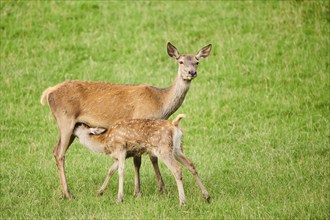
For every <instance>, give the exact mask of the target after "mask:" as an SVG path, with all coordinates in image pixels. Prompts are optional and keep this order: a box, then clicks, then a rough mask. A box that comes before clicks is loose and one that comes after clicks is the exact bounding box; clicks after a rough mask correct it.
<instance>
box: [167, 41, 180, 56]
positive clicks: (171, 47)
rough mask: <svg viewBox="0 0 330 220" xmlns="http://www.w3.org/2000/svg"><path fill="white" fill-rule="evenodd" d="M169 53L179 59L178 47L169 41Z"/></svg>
mask: <svg viewBox="0 0 330 220" xmlns="http://www.w3.org/2000/svg"><path fill="white" fill-rule="evenodd" d="M167 53H168V55H169V56H170V57H173V58H175V59H178V58H179V56H180V54H179V51H178V49H176V47H175V46H174V45H173V44H171V43H170V42H168V43H167Z"/></svg>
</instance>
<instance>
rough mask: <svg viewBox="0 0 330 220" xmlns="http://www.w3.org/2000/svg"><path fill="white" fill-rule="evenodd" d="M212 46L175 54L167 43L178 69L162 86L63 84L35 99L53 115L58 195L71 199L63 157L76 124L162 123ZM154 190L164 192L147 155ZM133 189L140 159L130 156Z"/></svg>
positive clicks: (137, 185)
mask: <svg viewBox="0 0 330 220" xmlns="http://www.w3.org/2000/svg"><path fill="white" fill-rule="evenodd" d="M211 48H212V45H211V44H209V45H207V46H205V47H203V48H202V49H200V50H199V51H198V52H197V53H196V54H179V52H178V50H177V49H176V47H175V46H173V45H172V44H171V43H168V44H167V53H168V55H169V56H170V57H173V58H175V59H176V61H177V63H178V65H179V68H178V74H177V76H176V79H175V81H174V83H173V84H172V85H171V86H169V87H168V88H157V87H153V86H150V85H143V84H141V85H123V84H113V83H106V82H86V81H79V80H75V81H71V80H70V81H65V82H62V83H60V84H57V85H55V86H52V87H49V88H47V89H46V90H45V91H44V92H43V94H42V96H41V100H40V101H41V104H42V105H45V104H46V103H48V105H49V107H50V110H51V112H52V114H53V115H54V117H55V119H56V122H57V126H58V130H59V138H58V142H57V144H56V145H55V148H54V151H53V153H54V157H55V160H56V164H57V168H58V172H59V177H60V186H61V191H62V193H63V195H64V196H65V197H66V198H68V199H71V198H72V194H71V193H70V190H69V187H68V184H67V179H66V174H65V153H66V151H67V150H68V148H69V146H70V145H71V143H72V142H73V140H74V139H75V136H74V135H73V131H74V128H75V125H76V124H77V123H84V124H86V125H88V126H90V127H104V128H107V127H110V126H111V124H113V123H115V122H116V121H117V120H120V119H138V118H139V119H167V118H169V117H170V116H171V115H172V114H173V113H174V112H175V111H176V110H177V109H178V108H179V107H180V106H181V104H182V102H183V100H184V98H185V96H186V94H187V92H188V90H189V87H190V84H191V81H192V80H193V79H194V78H196V76H197V66H198V63H199V61H200V59H201V58H205V57H207V56H208V55H209V54H210V51H211ZM150 159H151V162H152V164H153V167H154V170H155V173H156V177H157V183H158V189H159V191H161V192H162V191H164V182H163V180H162V177H161V174H160V171H159V167H158V160H157V157H154V156H151V157H150ZM134 166H135V190H134V194H135V195H136V196H140V195H141V194H140V174H139V170H140V166H141V156H135V157H134Z"/></svg>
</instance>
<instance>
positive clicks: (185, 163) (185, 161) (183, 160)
mask: <svg viewBox="0 0 330 220" xmlns="http://www.w3.org/2000/svg"><path fill="white" fill-rule="evenodd" d="M174 156H175V159H177V160H178V161H179V162H180V163H181V164H182V165H183V166H185V167H187V168H188V170H189V171H190V173H191V174H192V175H193V176H194V178H195V180H196V182H197V184H198V186H199V188H200V189H201V191H202V193H203V196H204V198H205V200H206V201H207V202H208V203H210V201H211V197H210V195H209V193H208V192H207V190H206V189H205V187H204V185H203V184H202V181H201V180H200V178H199V176H198V173H197V171H196V168H195V166H194V164H193V162H192V161H191V160H189V159H188V158H187V157H186V156H185V155H184V154H183V153H182V152H176V153H175V154H174Z"/></svg>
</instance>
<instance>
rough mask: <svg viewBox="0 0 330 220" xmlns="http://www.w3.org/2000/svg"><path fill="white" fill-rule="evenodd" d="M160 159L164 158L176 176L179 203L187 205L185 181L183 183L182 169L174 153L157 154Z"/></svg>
mask: <svg viewBox="0 0 330 220" xmlns="http://www.w3.org/2000/svg"><path fill="white" fill-rule="evenodd" d="M157 156H158V157H159V159H160V160H162V161H163V162H164V163H165V165H166V166H167V167H168V168H169V169H170V170H171V172H172V174H173V175H174V177H175V181H176V185H177V187H178V192H179V204H180V206H183V205H185V203H186V199H185V195H184V189H183V183H182V169H181V167H180V166H179V165H178V163H177V162H176V161H175V159H174V157H173V155H172V153H165V154H159V155H157Z"/></svg>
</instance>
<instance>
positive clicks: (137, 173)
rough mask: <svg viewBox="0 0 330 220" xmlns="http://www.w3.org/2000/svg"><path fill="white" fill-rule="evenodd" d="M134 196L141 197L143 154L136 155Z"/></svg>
mask: <svg viewBox="0 0 330 220" xmlns="http://www.w3.org/2000/svg"><path fill="white" fill-rule="evenodd" d="M133 160H134V178H135V183H134V186H135V188H134V196H135V197H141V192H140V167H141V156H135V157H134V159H133Z"/></svg>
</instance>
